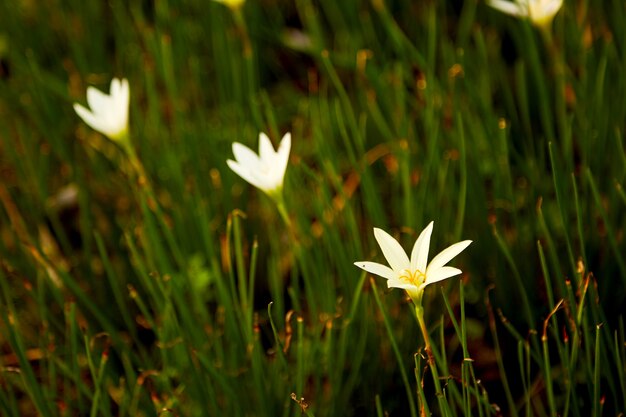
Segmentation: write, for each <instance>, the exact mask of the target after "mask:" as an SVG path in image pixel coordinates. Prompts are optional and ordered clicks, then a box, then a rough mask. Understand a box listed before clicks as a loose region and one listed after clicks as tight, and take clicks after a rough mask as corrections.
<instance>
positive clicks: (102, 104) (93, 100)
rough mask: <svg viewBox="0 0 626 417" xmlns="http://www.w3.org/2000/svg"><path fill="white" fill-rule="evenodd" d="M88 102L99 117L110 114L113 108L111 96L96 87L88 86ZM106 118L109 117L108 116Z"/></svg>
mask: <svg viewBox="0 0 626 417" xmlns="http://www.w3.org/2000/svg"><path fill="white" fill-rule="evenodd" d="M87 104H89V108H90V109H91V111H92V112H93V113H94V114H95V115H97V116H98V117H102V116H103V115H105V114H108V113H109V111H110V108H111V97H109V96H108V95H107V94H104V93H103V92H102V91H100V90H98V89H97V88H95V87H92V86H89V87H87ZM105 118H107V119H108V116H106V117H105Z"/></svg>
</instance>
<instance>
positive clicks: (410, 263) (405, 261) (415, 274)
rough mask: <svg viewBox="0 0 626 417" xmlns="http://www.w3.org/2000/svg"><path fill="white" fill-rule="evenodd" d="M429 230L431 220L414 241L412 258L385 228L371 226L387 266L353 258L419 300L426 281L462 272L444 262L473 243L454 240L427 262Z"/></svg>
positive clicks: (431, 223)
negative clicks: (455, 241)
mask: <svg viewBox="0 0 626 417" xmlns="http://www.w3.org/2000/svg"><path fill="white" fill-rule="evenodd" d="M432 231H433V222H430V224H429V225H428V226H426V228H425V229H424V230H423V231H422V233H420V235H419V237H418V238H417V240H416V241H415V245H414V246H413V251H412V252H411V259H409V257H408V256H407V254H406V252H405V251H404V249H402V246H400V244H399V243H398V241H397V240H395V239H394V238H393V237H391V236H390V235H389V234H388V233H387V232H385V231H384V230H382V229H377V228H374V236H375V237H376V241H377V242H378V245H379V246H380V249H381V250H382V251H383V255H385V258H386V259H387V262H388V263H389V266H386V265H382V264H379V263H376V262H367V261H360V262H355V263H354V264H355V265H356V266H358V267H359V268H361V269H364V270H365V271H367V272H369V273H371V274H375V275H379V276H381V277H383V278H386V279H387V280H388V281H387V287H389V288H402V289H404V290H405V291H406V292H407V293H408V294H409V295H410V296H411V299H412V300H413V301H414V302H415V303H416V304H419V303H421V296H422V294H423V291H424V288H425V287H426V286H427V285H429V284H432V283H434V282H438V281H441V280H444V279H446V278H450V277H453V276H455V275H458V274H460V273H461V270H460V269H457V268H454V267H451V266H445V265H446V264H447V263H448V262H450V260H452V258H454V257H455V256H457V255H458V254H459V253H461V251H463V250H464V249H465V248H466V247H468V246H469V244H470V243H472V241H471V240H464V241H462V242H459V243H455V244H454V245H452V246H449V247H448V248H447V249H444V250H443V251H442V252H441V253H439V254H438V255H437V256H435V257H434V258H433V259H432V260H431V261H430V263H429V264H427V260H428V249H429V246H430V235H431V234H432Z"/></svg>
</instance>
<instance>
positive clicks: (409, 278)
mask: <svg viewBox="0 0 626 417" xmlns="http://www.w3.org/2000/svg"><path fill="white" fill-rule="evenodd" d="M398 279H399V280H400V281H402V282H406V283H407V284H411V285H415V286H416V287H419V286H420V285H422V284H423V283H424V281H425V280H426V274H425V273H423V272H422V271H420V270H419V269H416V270H415V271H411V270H408V269H403V270H402V271H400V277H399V278H398Z"/></svg>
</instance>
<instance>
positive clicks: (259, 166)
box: [226, 133, 291, 197]
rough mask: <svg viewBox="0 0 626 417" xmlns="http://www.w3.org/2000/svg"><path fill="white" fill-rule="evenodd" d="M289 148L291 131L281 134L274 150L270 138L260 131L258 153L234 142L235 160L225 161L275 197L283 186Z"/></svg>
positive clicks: (244, 177)
mask: <svg viewBox="0 0 626 417" xmlns="http://www.w3.org/2000/svg"><path fill="white" fill-rule="evenodd" d="M290 150H291V133H286V134H285V136H283V138H282V140H281V141H280V145H279V146H278V150H277V151H274V147H273V146H272V142H270V138H268V137H267V135H266V134H265V133H261V134H259V154H258V155H257V154H256V153H254V151H252V150H251V149H250V148H248V147H247V146H244V145H242V144H241V143H238V142H235V143H233V154H234V155H235V161H233V160H231V159H229V160H227V161H226V163H227V164H228V166H229V167H230V169H232V170H233V171H235V172H236V173H237V174H238V175H239V176H240V177H241V178H243V179H244V180H246V181H248V182H249V183H250V184H252V185H254V186H255V187H257V188H259V189H261V190H263V191H264V192H265V193H267V194H268V195H269V196H270V197H277V196H280V194H281V191H282V188H283V179H284V177H285V170H286V169H287V162H288V161H289V151H290Z"/></svg>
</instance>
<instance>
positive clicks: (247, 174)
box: [226, 159, 265, 190]
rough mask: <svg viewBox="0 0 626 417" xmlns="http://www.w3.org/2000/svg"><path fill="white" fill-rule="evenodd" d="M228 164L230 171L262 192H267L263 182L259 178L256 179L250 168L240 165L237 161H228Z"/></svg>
mask: <svg viewBox="0 0 626 417" xmlns="http://www.w3.org/2000/svg"><path fill="white" fill-rule="evenodd" d="M226 163H227V164H228V167H229V168H230V169H232V170H233V171H234V172H235V173H236V174H237V175H239V176H240V177H241V178H243V179H244V180H246V181H248V182H249V183H250V184H252V185H254V186H255V187H257V188H260V189H261V190H265V184H264V183H263V182H262V181H259V178H258V177H256V176H255V175H254V174H253V173H252V172H251V171H250V170H249V169H248V167H245V166H243V165H241V164H239V163H238V162H235V161H233V160H230V159H229V160H227V161H226Z"/></svg>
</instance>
